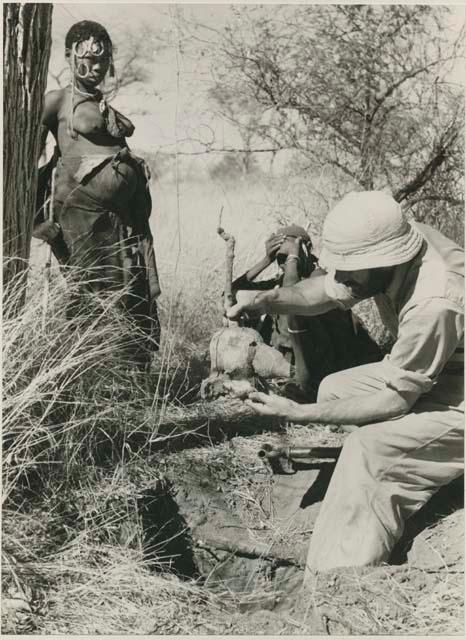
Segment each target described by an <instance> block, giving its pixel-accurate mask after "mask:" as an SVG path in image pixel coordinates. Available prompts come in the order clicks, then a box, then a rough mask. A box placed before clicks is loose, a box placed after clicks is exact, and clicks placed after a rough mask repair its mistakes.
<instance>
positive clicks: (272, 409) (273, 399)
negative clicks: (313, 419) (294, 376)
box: [245, 391, 299, 420]
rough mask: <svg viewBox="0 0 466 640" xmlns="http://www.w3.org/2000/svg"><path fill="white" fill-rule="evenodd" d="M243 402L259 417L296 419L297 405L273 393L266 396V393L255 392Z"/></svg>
mask: <svg viewBox="0 0 466 640" xmlns="http://www.w3.org/2000/svg"><path fill="white" fill-rule="evenodd" d="M245 402H246V404H247V405H248V406H249V407H251V408H252V409H254V411H255V412H256V413H258V414H260V415H261V416H277V417H281V418H286V419H287V420H294V419H295V418H297V417H298V413H297V411H296V407H299V405H298V403H297V402H293V400H288V398H282V397H281V396H277V395H276V394H274V393H271V394H270V395H267V394H266V393H261V392H260V391H255V392H254V393H250V394H249V398H248V399H247V400H245Z"/></svg>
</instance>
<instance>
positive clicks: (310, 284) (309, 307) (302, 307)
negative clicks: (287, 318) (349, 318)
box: [247, 278, 337, 316]
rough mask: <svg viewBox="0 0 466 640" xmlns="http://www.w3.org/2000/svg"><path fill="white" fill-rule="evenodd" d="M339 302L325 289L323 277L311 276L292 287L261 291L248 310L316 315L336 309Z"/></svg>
mask: <svg viewBox="0 0 466 640" xmlns="http://www.w3.org/2000/svg"><path fill="white" fill-rule="evenodd" d="M336 307H337V304H336V302H335V301H334V300H331V299H330V298H329V297H328V296H327V294H326V293H325V290H324V285H323V278H309V279H307V280H302V281H301V282H299V283H298V284H296V285H293V286H291V287H282V288H281V289H273V290H272V291H266V292H264V293H259V294H258V295H257V296H256V297H255V298H254V300H253V302H252V303H250V304H248V306H247V310H250V311H255V312H259V313H271V314H283V315H298V316H299V315H301V316H315V315H320V314H322V313H326V312H327V311H330V310H331V309H335V308H336Z"/></svg>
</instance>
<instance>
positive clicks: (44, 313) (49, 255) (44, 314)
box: [42, 167, 57, 332]
mask: <svg viewBox="0 0 466 640" xmlns="http://www.w3.org/2000/svg"><path fill="white" fill-rule="evenodd" d="M56 171H57V168H56V167H55V168H54V169H53V171H52V178H51V185H50V201H49V215H48V221H49V222H53V221H54V212H53V205H54V197H55V174H56ZM51 267H52V245H51V244H50V243H48V246H47V258H46V261H45V282H44V292H43V295H42V332H44V331H45V324H46V318H47V305H48V299H49V287H50V269H51Z"/></svg>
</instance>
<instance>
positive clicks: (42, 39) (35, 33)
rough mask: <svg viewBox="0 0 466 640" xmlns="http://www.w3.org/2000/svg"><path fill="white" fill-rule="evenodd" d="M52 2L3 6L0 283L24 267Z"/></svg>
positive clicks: (29, 241)
mask: <svg viewBox="0 0 466 640" xmlns="http://www.w3.org/2000/svg"><path fill="white" fill-rule="evenodd" d="M52 9H53V5H52V4H36V3H29V2H28V3H8V4H4V5H3V64H4V74H3V89H4V91H3V96H4V98H3V99H4V102H3V256H4V263H3V283H4V285H8V283H9V282H11V280H12V278H14V277H15V276H16V275H17V274H20V273H21V272H23V271H24V269H25V268H26V267H27V263H28V259H29V251H30V244H31V236H32V224H33V215H34V205H35V198H36V189H37V161H38V156H39V139H40V130H41V115H42V102H43V95H44V92H45V87H46V81H47V69H48V63H49V57H50V45H51V24H52Z"/></svg>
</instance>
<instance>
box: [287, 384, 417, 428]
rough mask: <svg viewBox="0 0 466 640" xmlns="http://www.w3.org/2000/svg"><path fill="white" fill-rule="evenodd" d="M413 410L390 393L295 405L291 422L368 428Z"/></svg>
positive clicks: (393, 392)
mask: <svg viewBox="0 0 466 640" xmlns="http://www.w3.org/2000/svg"><path fill="white" fill-rule="evenodd" d="M410 408H411V404H410V402H409V401H407V400H406V399H404V398H403V397H402V396H400V395H399V394H398V393H396V391H392V390H391V389H386V390H382V391H377V392H376V393H373V394H371V395H364V396H355V397H351V398H345V399H342V400H334V401H333V400H332V401H326V402H317V403H316V404H302V405H299V404H296V403H293V406H292V407H291V408H290V415H288V416H287V418H288V419H289V420H291V421H292V422H298V423H300V422H301V423H305V422H319V423H323V424H354V425H364V424H370V423H372V422H382V421H384V420H389V419H391V418H394V417H396V416H400V415H403V414H405V413H406V412H407V411H409V409H410Z"/></svg>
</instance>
